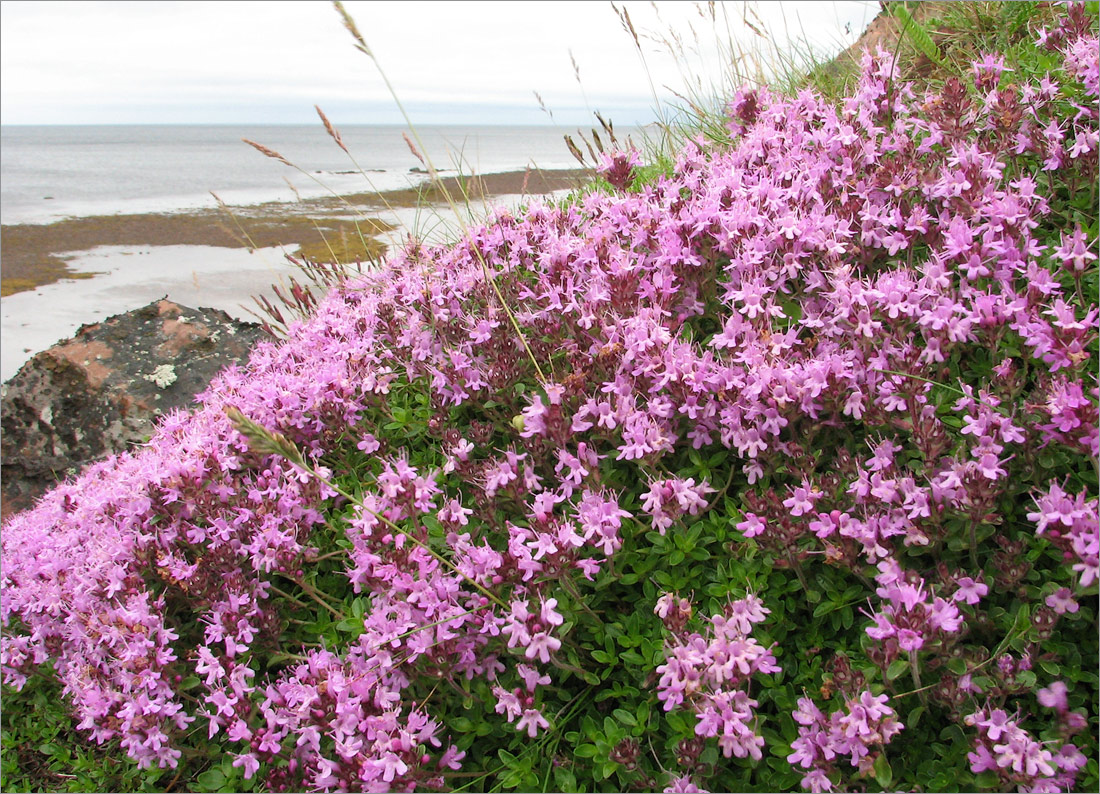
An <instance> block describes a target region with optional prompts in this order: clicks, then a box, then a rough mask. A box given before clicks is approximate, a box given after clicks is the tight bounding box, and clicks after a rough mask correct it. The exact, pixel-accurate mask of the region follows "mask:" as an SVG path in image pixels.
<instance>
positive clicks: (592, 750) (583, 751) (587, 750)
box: [573, 744, 596, 758]
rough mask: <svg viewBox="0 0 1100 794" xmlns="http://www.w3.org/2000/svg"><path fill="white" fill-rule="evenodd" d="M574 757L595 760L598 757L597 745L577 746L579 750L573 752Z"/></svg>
mask: <svg viewBox="0 0 1100 794" xmlns="http://www.w3.org/2000/svg"><path fill="white" fill-rule="evenodd" d="M573 755H575V756H577V757H578V758H595V757H596V745H594V744H581V745H578V746H577V749H575V750H574V751H573Z"/></svg>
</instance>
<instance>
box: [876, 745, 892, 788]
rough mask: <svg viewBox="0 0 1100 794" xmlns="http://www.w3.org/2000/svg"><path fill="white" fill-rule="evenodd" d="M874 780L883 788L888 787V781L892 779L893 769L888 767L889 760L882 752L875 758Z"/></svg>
mask: <svg viewBox="0 0 1100 794" xmlns="http://www.w3.org/2000/svg"><path fill="white" fill-rule="evenodd" d="M874 768H875V780H877V781H878V784H879V785H880V786H882V787H883V788H884V789H885V788H890V783H891V781H893V779H894V770H893V769H891V768H890V761H889V760H888V759H887V758H886V753H882V754H881V755H879V757H878V758H876V759H875V767H874Z"/></svg>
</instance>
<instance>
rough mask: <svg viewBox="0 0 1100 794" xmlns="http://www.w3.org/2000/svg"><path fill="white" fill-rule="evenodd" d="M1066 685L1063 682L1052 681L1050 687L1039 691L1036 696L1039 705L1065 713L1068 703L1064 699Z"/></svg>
mask: <svg viewBox="0 0 1100 794" xmlns="http://www.w3.org/2000/svg"><path fill="white" fill-rule="evenodd" d="M1066 692H1067V688H1066V684H1065V682H1064V681H1054V682H1053V683H1051V685H1050V686H1048V687H1045V688H1043V689H1040V690H1039V691H1038V693H1037V694H1036V697H1038V699H1039V703H1041V704H1042V705H1044V706H1046V707H1047V708H1048V709H1056V710H1058V711H1066V710H1068V709H1069V701H1068V699H1067V698H1066Z"/></svg>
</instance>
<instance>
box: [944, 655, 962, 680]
mask: <svg viewBox="0 0 1100 794" xmlns="http://www.w3.org/2000/svg"><path fill="white" fill-rule="evenodd" d="M947 669H948V670H950V671H951V672H952V673H954V674H955V675H966V660H965V659H962V658H959V657H958V656H956V657H955V658H954V659H950V660H949V661H948V662H947Z"/></svg>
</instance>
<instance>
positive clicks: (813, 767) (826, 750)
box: [787, 690, 905, 794]
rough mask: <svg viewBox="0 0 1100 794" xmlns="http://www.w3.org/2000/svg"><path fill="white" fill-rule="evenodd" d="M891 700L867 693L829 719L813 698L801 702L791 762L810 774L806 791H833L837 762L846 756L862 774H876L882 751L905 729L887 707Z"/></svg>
mask: <svg viewBox="0 0 1100 794" xmlns="http://www.w3.org/2000/svg"><path fill="white" fill-rule="evenodd" d="M888 700H889V698H888V697H887V696H886V695H877V696H875V695H872V694H871V693H870V692H869V691H867V690H864V691H863V692H861V693H860V694H859V696H858V697H857V698H853V699H851V700H849V701H848V702H847V703H846V704H845V708H844V709H843V710H840V711H834V712H833V713H832V714H830V715H829V716H828V717H826V716H825V714H824V713H823V712H822V711H821V709H819V708H818V707H817V705H816V704H815V703H814V702H813V701H812V700H811V699H810V698H799V699H798V708H797V709H796V710H795V712H794V719H795V722H797V723H798V725H799V728H798V738H797V739H795V740H794V741H793V742H792V743H791V749H792V750H793V751H794V752H792V753H791V754H790V755H788V756H787V761H789V762H790V763H791V764H798V765H799V766H801V767H802V768H803V769H808V770H810V771H809V772H808V773H807V774H806V776H805V777H803V778H802V788H804V789H806V790H808V791H812V792H814V794H818V792H822V791H832V790H833V787H834V782H833V780H832V779H831V778H830V773H832V772H834V770H835V768H836V767H835V763H834V762H835V761H836V760H837V759H839V758H841V757H843V756H847V757H848V760H849V761H850V763H851V765H852V766H854V767H857V768H858V769H859V771H860V773H861V774H864V775H866V774H869V773H870V772H871V771H872V768H873V766H874V763H875V760H876V759H877V758H878V756H879V754H880V753H881V752H882V748H883V747H885V746H886V745H887V744H889V743H890V740H891V739H892V738H893V737H894V736H895V735H897V734H898V733H900V732H901V731H902V729H903V728H904V727H905V726H904V725H902V724H901V723H900V722H898V720H897V715H896V714H895V713H894V710H893V709H892V708H890V707H889V706H888V705H886V703H887V701H888ZM834 777H835V775H834Z"/></svg>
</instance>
